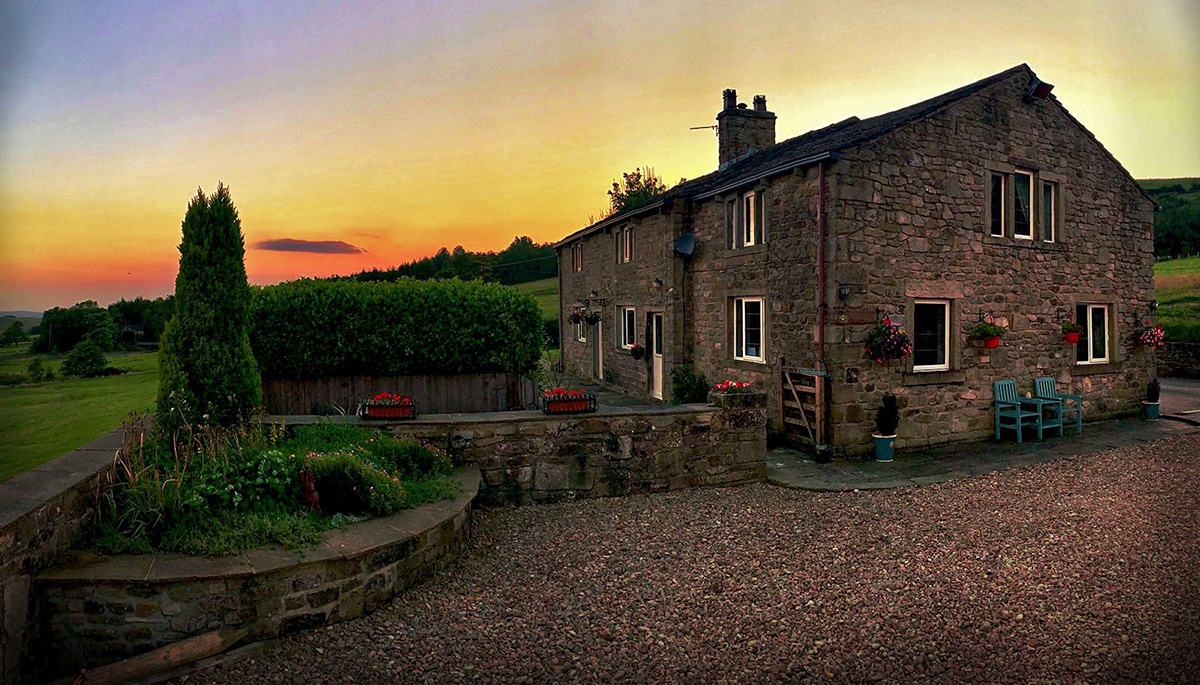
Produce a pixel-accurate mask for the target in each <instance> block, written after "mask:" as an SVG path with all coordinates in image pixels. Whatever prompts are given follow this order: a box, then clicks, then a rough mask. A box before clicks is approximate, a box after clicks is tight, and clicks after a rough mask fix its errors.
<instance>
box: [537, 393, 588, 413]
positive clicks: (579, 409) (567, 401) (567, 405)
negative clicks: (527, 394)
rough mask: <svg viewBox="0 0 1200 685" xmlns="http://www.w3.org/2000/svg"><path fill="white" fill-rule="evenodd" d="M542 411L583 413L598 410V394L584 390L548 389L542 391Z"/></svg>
mask: <svg viewBox="0 0 1200 685" xmlns="http://www.w3.org/2000/svg"><path fill="white" fill-rule="evenodd" d="M542 411H543V412H545V413H547V414H581V413H584V412H591V411H596V396H595V395H593V394H592V393H590V392H584V391H582V390H566V389H564V388H554V389H553V390H546V391H545V392H543V393H542Z"/></svg>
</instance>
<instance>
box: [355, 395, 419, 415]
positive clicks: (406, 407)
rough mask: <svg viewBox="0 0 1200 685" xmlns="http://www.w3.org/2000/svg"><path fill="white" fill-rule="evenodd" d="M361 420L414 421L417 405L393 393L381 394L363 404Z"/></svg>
mask: <svg viewBox="0 0 1200 685" xmlns="http://www.w3.org/2000/svg"><path fill="white" fill-rule="evenodd" d="M362 416H363V418H366V419H415V418H417V403H416V402H414V401H412V400H411V399H409V398H407V397H404V396H403V395H398V394H396V393H393V392H387V391H384V392H381V393H379V394H378V395H376V396H374V397H372V398H371V399H369V400H366V401H365V402H363V411H362Z"/></svg>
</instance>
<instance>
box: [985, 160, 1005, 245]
mask: <svg viewBox="0 0 1200 685" xmlns="http://www.w3.org/2000/svg"><path fill="white" fill-rule="evenodd" d="M988 177H989V180H988V183H989V188H988V193H989V196H988V197H989V199H988V202H989V203H990V204H991V207H990V209H991V216H990V224H991V233H992V235H994V236H996V237H997V238H1002V237H1004V224H1005V221H1004V219H1005V218H1006V215H1007V212H1005V211H1004V204H1005V202H1004V199H1005V198H1006V197H1008V193H1007V192H1006V190H1007V188H1006V186H1007V185H1008V184H1007V180H1008V177H1007V176H1005V175H1004V174H997V173H994V172H993V173H991V174H988Z"/></svg>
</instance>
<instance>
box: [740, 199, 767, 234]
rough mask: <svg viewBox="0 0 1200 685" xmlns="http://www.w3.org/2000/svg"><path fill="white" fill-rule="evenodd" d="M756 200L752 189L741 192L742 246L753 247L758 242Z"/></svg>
mask: <svg viewBox="0 0 1200 685" xmlns="http://www.w3.org/2000/svg"><path fill="white" fill-rule="evenodd" d="M757 205H758V202H757V201H756V194H755V192H754V191H753V190H749V191H746V192H745V193H742V208H741V214H740V216H741V233H742V247H753V246H755V245H758V244H759V243H760V242H762V241H760V240H759V239H758V237H759V236H758V207H757Z"/></svg>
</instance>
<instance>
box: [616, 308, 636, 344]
mask: <svg viewBox="0 0 1200 685" xmlns="http://www.w3.org/2000/svg"><path fill="white" fill-rule="evenodd" d="M617 316H618V317H619V318H618V319H617V330H619V331H620V332H621V338H620V341H621V348H622V349H626V350H627V349H629V348H631V347H633V345H634V343H636V342H637V312H636V310H634V308H633V307H621V308H619V309H618V310H617Z"/></svg>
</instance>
